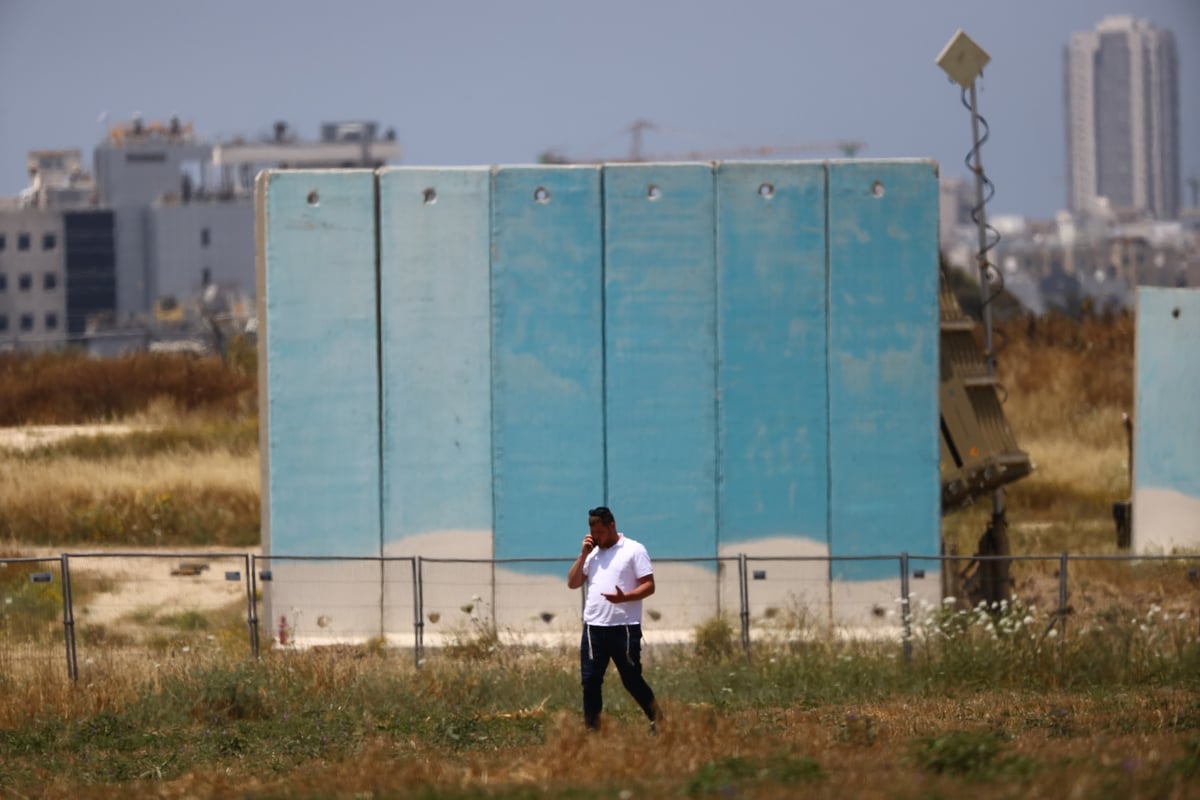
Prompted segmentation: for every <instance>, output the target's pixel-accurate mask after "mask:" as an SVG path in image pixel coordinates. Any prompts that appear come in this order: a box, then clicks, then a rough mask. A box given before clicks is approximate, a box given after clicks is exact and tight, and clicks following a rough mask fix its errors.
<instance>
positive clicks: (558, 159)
mask: <svg viewBox="0 0 1200 800" xmlns="http://www.w3.org/2000/svg"><path fill="white" fill-rule="evenodd" d="M654 130H659V128H658V126H657V125H655V124H654V123H653V122H650V121H648V120H644V119H639V120H637V121H635V122H634V123H633V124H632V125H630V126H629V127H628V128H626V129H625V131H624V132H625V133H628V134H629V136H630V145H629V154H628V155H627V156H625V157H624V158H622V157H619V156H618V157H615V158H570V157H568V156H567V155H566V154H565V153H563V152H562V151H561V150H554V149H551V150H545V151H543V152H542V153H541V155H539V156H538V161H539V162H540V163H542V164H604V163H609V164H611V163H630V162H633V163H637V162H643V161H659V162H661V161H721V160H726V159H738V158H765V157H768V156H784V155H801V154H805V153H832V152H838V153H841V154H842V155H843V156H845V157H846V158H854V156H856V155H857V154H858V152H859V151H860V150H862V149H863V148H864V147H866V146H867V145H866V143H864V142H859V141H853V140H847V139H831V140H828V141H814V142H798V143H794V144H784V145H764V146H750V147H732V148H727V149H723V150H692V151H689V152H685V153H649V154H648V153H645V152H644V151H643V149H642V134H643V133H645V132H646V131H654Z"/></svg>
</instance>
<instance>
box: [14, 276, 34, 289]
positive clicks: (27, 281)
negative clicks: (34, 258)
mask: <svg viewBox="0 0 1200 800" xmlns="http://www.w3.org/2000/svg"><path fill="white" fill-rule="evenodd" d="M17 288H18V289H20V290H21V291H22V292H28V291H29V290H30V289H32V288H33V276H32V275H30V274H29V273H28V272H23V273H21V274H20V275H19V276H18V277H17Z"/></svg>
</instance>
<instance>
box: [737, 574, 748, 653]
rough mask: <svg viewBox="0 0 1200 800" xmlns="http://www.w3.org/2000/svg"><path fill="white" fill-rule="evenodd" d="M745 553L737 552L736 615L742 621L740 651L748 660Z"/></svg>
mask: <svg viewBox="0 0 1200 800" xmlns="http://www.w3.org/2000/svg"><path fill="white" fill-rule="evenodd" d="M746 569H747V567H746V554H745V553H738V605H739V606H740V607H741V609H740V611H739V612H738V616H739V618H740V619H741V623H742V652H743V653H745V655H746V661H749V660H750V587H749V585H748V584H747V582H746Z"/></svg>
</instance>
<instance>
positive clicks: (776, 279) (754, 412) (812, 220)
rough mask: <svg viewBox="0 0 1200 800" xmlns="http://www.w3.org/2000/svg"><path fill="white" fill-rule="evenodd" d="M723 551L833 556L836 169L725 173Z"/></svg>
mask: <svg viewBox="0 0 1200 800" xmlns="http://www.w3.org/2000/svg"><path fill="white" fill-rule="evenodd" d="M716 219H717V226H716V236H717V239H716V245H717V296H718V325H717V331H718V354H719V359H720V362H719V363H720V366H719V370H718V375H719V386H720V391H719V398H720V403H719V413H720V417H719V426H718V429H719V431H720V446H719V452H720V480H721V492H720V540H721V541H720V544H721V546H722V548H724V549H726V550H728V549H730V548H731V547H732V546H733V545H735V544H737V543H739V542H745V541H748V540H755V539H766V538H774V537H802V538H805V539H809V540H813V541H816V542H819V543H820V544H821V545H822V546H825V547H827V546H828V544H829V542H828V536H827V533H826V531H827V528H828V513H829V469H828V451H827V449H826V444H827V443H826V425H827V420H828V407H827V405H826V400H827V398H826V394H827V386H826V380H825V371H826V362H825V355H826V337H825V322H826V314H825V303H826V275H825V256H826V252H825V249H826V248H825V165H824V164H821V163H807V164H797V163H794V162H793V163H761V162H754V163H750V162H747V163H728V162H727V163H723V164H720V165H718V167H717V218H716Z"/></svg>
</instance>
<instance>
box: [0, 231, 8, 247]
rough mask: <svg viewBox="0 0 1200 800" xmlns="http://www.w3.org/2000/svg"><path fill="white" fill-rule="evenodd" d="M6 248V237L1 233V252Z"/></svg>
mask: <svg viewBox="0 0 1200 800" xmlns="http://www.w3.org/2000/svg"><path fill="white" fill-rule="evenodd" d="M6 247H8V237H7V236H5V235H4V234H3V233H0V250H3V249H4V248H6Z"/></svg>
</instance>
